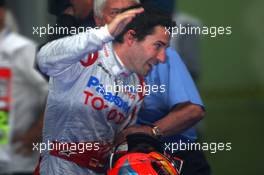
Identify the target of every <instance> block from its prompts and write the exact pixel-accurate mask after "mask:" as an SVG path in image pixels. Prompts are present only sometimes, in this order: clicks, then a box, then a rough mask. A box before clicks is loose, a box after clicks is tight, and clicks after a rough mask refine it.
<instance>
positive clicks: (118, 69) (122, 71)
mask: <svg viewBox="0 0 264 175" xmlns="http://www.w3.org/2000/svg"><path fill="white" fill-rule="evenodd" d="M109 47H110V50H112V52H111V54H112V57H113V60H114V62H115V64H113V65H112V67H111V71H112V72H113V74H114V75H115V76H125V77H128V76H130V75H131V73H132V72H131V71H129V70H128V69H127V68H126V67H125V65H124V64H123V62H122V61H121V59H120V58H119V56H118V55H117V54H116V52H115V51H114V49H113V44H112V43H109Z"/></svg>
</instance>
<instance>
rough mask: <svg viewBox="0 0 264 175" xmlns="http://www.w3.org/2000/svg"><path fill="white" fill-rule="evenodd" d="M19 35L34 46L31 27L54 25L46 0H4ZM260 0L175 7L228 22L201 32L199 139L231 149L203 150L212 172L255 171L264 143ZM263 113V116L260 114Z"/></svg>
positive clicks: (215, 22)
mask: <svg viewBox="0 0 264 175" xmlns="http://www.w3.org/2000/svg"><path fill="white" fill-rule="evenodd" d="M7 4H8V6H9V7H10V9H11V11H12V12H13V15H14V17H15V19H16V21H17V28H18V31H19V33H20V34H22V35H24V36H27V37H28V38H31V39H33V40H34V41H36V42H37V43H38V44H42V43H44V42H45V41H46V37H41V38H40V37H38V36H37V35H33V34H32V32H33V26H35V27H36V26H46V25H47V24H48V23H49V24H51V25H52V24H54V21H55V18H54V17H53V16H51V15H49V14H48V12H47V9H48V7H47V0H7ZM263 8H264V1H263V0H252V1H243V0H233V1H228V0H222V1H211V0H200V1H195V0H185V1H183V0H178V3H177V9H178V11H182V12H184V13H186V14H188V15H190V16H192V17H194V18H197V19H198V20H199V22H200V24H201V25H202V26H209V27H210V26H223V27H227V26H231V27H232V34H231V35H220V36H217V37H215V38H211V37H210V36H202V37H201V43H200V49H201V50H200V53H201V57H200V58H201V60H200V63H199V64H200V65H201V70H200V75H199V80H198V81H197V84H198V87H199V89H200V92H201V96H202V98H203V100H204V103H205V104H206V109H207V115H206V118H205V120H204V122H203V124H202V125H203V126H202V133H203V137H202V140H201V141H204V142H224V143H226V142H231V143H232V150H231V151H229V152H226V151H218V152H217V153H215V154H212V153H209V152H206V155H207V157H208V160H209V162H210V164H211V166H212V170H213V174H214V175H223V174H228V175H234V174H240V175H244V174H245V175H246V174H251V175H253V174H254V175H257V174H258V175H259V174H264V170H263V168H262V161H263V156H264V154H263V150H262V148H261V147H262V145H263V143H264V141H263V136H262V130H263V126H262V125H263V124H264V118H263V115H264V107H263V106H264V69H263V67H264V35H263V28H264V22H263V17H264V13H263ZM261 116H262V117H261Z"/></svg>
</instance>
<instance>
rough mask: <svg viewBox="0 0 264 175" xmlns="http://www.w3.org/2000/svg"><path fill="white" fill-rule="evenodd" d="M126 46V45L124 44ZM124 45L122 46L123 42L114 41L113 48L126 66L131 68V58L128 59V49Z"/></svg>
mask: <svg viewBox="0 0 264 175" xmlns="http://www.w3.org/2000/svg"><path fill="white" fill-rule="evenodd" d="M124 47H125V46H124ZM124 47H123V46H122V47H121V44H118V43H113V49H114V51H115V53H116V54H117V56H118V57H119V59H120V61H121V62H122V63H123V65H124V66H125V68H127V69H128V70H130V64H129V61H128V60H129V59H128V56H129V55H128V53H127V52H125V51H126V50H127V49H125V48H124Z"/></svg>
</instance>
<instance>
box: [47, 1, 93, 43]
mask: <svg viewBox="0 0 264 175" xmlns="http://www.w3.org/2000/svg"><path fill="white" fill-rule="evenodd" d="M48 7H49V13H50V14H52V15H55V16H56V27H67V28H69V29H70V28H71V27H76V28H78V27H95V22H94V19H93V12H92V9H93V0H49V1H48ZM68 35H70V34H69V33H68V34H54V35H52V36H49V40H54V39H58V38H61V37H64V36H68Z"/></svg>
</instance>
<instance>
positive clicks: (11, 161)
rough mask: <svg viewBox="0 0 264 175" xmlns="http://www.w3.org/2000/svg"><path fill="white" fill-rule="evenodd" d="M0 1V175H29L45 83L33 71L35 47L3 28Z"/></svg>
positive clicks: (38, 137) (38, 135) (35, 157)
mask: <svg viewBox="0 0 264 175" xmlns="http://www.w3.org/2000/svg"><path fill="white" fill-rule="evenodd" d="M6 10H7V9H6V6H5V1H3V0H0V174H2V173H8V174H9V173H10V174H14V175H19V174H25V175H27V174H29V175H30V174H32V173H33V170H34V167H35V165H36V163H37V161H38V157H39V154H38V153H37V152H33V151H32V143H33V142H38V141H40V140H41V129H42V117H41V113H42V112H43V108H44V103H45V99H46V95H47V83H46V81H45V80H44V78H43V77H42V76H41V75H40V74H39V73H38V72H36V71H35V70H34V68H33V63H34V58H35V53H36V45H35V43H33V42H32V41H30V40H28V39H26V38H24V37H22V36H20V35H18V34H16V33H13V32H12V31H11V30H10V28H9V27H8V26H6V25H5V19H6V18H5V15H6Z"/></svg>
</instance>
